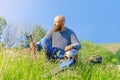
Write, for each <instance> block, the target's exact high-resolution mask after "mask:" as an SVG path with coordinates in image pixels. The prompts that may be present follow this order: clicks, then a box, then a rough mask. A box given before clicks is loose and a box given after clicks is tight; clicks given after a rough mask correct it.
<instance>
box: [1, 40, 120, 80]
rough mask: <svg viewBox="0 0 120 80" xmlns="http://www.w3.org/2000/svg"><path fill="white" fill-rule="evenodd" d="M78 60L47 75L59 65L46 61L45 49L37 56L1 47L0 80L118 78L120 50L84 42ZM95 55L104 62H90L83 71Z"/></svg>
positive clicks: (115, 79) (94, 79)
mask: <svg viewBox="0 0 120 80" xmlns="http://www.w3.org/2000/svg"><path fill="white" fill-rule="evenodd" d="M81 44H82V48H81V50H80V51H79V53H78V60H79V61H78V62H77V63H76V64H75V65H74V66H72V67H70V68H69V69H67V70H65V71H62V72H60V73H58V74H57V75H52V76H50V77H48V78H44V77H43V76H44V74H45V73H47V72H49V71H50V70H51V69H53V68H54V67H55V66H57V65H58V64H55V63H54V62H48V63H46V60H45V56H44V52H43V51H40V52H38V53H39V54H38V59H35V58H34V56H33V54H32V52H30V51H29V50H28V49H19V48H13V49H4V48H0V80H119V79H120V71H119V70H118V67H117V65H119V64H120V57H119V56H120V51H118V52H116V54H113V53H112V52H111V51H109V50H108V49H106V48H104V47H102V46H99V45H94V44H92V43H91V42H81ZM93 54H97V55H100V56H102V58H103V62H102V64H96V65H90V64H87V65H86V67H85V68H84V70H83V66H84V62H85V59H86V58H87V57H89V56H91V55H93Z"/></svg>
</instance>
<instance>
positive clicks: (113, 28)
mask: <svg viewBox="0 0 120 80" xmlns="http://www.w3.org/2000/svg"><path fill="white" fill-rule="evenodd" d="M119 4H120V0H0V16H3V17H4V18H6V20H7V21H8V23H9V24H17V25H33V24H39V25H41V26H42V27H43V28H45V29H46V30H48V29H50V28H52V26H53V19H54V17H55V16H56V15H64V16H65V17H66V26H67V27H69V28H70V29H72V30H73V31H74V32H75V33H76V34H77V36H78V38H79V39H81V40H90V41H91V42H93V43H118V42H119V43H120V31H119V30H120V5H119Z"/></svg>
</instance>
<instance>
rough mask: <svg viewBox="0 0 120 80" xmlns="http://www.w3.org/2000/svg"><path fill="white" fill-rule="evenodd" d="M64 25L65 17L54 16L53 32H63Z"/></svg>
mask: <svg viewBox="0 0 120 80" xmlns="http://www.w3.org/2000/svg"><path fill="white" fill-rule="evenodd" d="M64 23H65V17H64V16H56V17H55V18H54V27H53V29H54V31H55V32H57V31H62V30H64Z"/></svg>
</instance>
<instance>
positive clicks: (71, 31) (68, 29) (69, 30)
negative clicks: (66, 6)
mask: <svg viewBox="0 0 120 80" xmlns="http://www.w3.org/2000/svg"><path fill="white" fill-rule="evenodd" d="M66 31H67V32H70V33H74V31H73V30H72V29H70V28H68V27H66Z"/></svg>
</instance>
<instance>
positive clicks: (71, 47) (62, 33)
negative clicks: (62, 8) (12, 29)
mask: <svg viewBox="0 0 120 80" xmlns="http://www.w3.org/2000/svg"><path fill="white" fill-rule="evenodd" d="M36 47H37V50H40V48H41V47H42V48H43V50H44V51H45V53H46V57H47V60H50V59H63V58H64V55H65V53H66V52H68V51H69V52H70V54H69V56H70V57H71V56H74V54H75V55H77V52H78V51H79V49H80V48H81V45H80V42H79V40H78V38H77V37H76V34H75V33H74V32H73V31H72V30H71V29H69V28H67V27H66V26H65V17H64V16H61V15H60V16H56V17H55V18H54V26H53V28H52V29H50V30H49V31H48V32H47V33H46V35H45V37H44V38H43V39H41V41H40V42H38V43H36ZM69 56H68V57H69ZM75 62H76V61H75V59H72V61H70V62H69V64H67V65H64V66H71V65H72V64H73V63H75Z"/></svg>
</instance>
